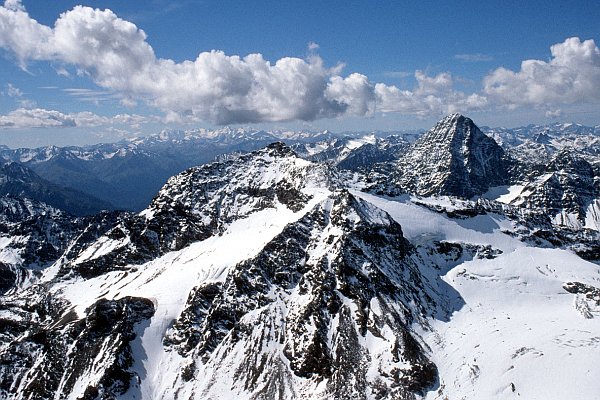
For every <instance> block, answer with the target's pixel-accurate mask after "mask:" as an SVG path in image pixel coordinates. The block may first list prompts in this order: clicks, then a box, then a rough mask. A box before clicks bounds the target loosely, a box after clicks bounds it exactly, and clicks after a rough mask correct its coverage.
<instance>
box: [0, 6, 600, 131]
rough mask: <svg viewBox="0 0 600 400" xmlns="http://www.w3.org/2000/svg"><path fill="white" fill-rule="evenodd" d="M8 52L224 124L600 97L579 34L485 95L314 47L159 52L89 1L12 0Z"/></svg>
mask: <svg viewBox="0 0 600 400" xmlns="http://www.w3.org/2000/svg"><path fill="white" fill-rule="evenodd" d="M0 48H3V49H5V50H7V51H8V52H9V53H10V54H12V55H13V56H14V58H15V59H16V61H17V62H18V63H19V64H20V65H21V66H22V67H23V68H25V67H26V66H27V64H28V63H30V62H33V61H50V62H52V63H54V64H59V65H64V66H65V67H73V68H75V69H76V70H77V71H78V73H79V74H83V75H86V76H89V78H90V79H91V80H93V82H94V83H95V84H97V85H98V86H100V87H101V88H103V89H104V90H107V91H109V92H110V93H114V94H115V95H117V96H119V98H120V99H121V102H122V103H123V104H125V105H132V104H136V103H137V102H140V101H141V102H144V103H147V104H149V105H151V106H154V107H156V108H158V109H160V110H162V111H163V112H164V113H165V115H166V116H167V118H168V119H171V120H177V119H188V120H203V121H210V122H213V123H217V124H230V123H252V122H283V121H293V120H304V121H311V120H315V119H319V118H334V117H341V116H371V115H373V114H374V113H390V112H394V113H403V114H409V115H415V116H420V117H425V116H432V115H440V114H444V113H449V112H455V111H460V112H468V111H472V110H481V109H489V108H490V107H496V106H501V107H504V106H507V107H513V108H514V107H517V106H522V105H527V106H535V107H550V106H552V105H560V104H564V103H577V102H585V101H598V100H599V99H600V90H599V89H600V72H599V71H600V52H599V50H598V48H597V47H596V45H595V43H594V42H593V41H592V40H587V41H584V42H581V41H580V40H579V39H578V38H570V39H567V40H566V41H565V42H564V43H560V44H556V45H554V46H552V48H551V51H552V56H553V58H552V60H551V61H549V62H544V61H539V60H527V61H523V63H522V66H521V70H520V71H517V72H514V71H510V70H507V69H505V68H499V69H497V70H495V71H493V72H491V73H490V74H489V75H488V76H487V77H486V78H485V79H484V82H483V89H482V91H481V92H480V93H470V94H469V93H464V92H462V91H459V90H457V89H456V88H455V85H454V83H455V82H454V81H455V79H454V78H453V76H452V75H451V74H450V73H448V72H444V73H441V74H438V75H435V76H428V75H427V74H425V73H424V72H422V71H416V72H415V79H416V82H417V86H416V87H415V88H413V89H412V90H402V89H399V88H398V87H396V86H393V85H386V84H383V83H372V82H371V81H370V80H369V78H368V77H367V76H365V75H362V74H359V73H350V74H349V75H347V76H344V75H342V68H341V67H333V68H328V67H326V66H325V65H324V63H323V60H322V59H321V58H320V57H319V56H317V55H315V54H314V53H313V50H317V49H318V45H316V44H312V43H311V44H309V48H310V49H311V54H310V56H309V57H307V58H306V59H300V58H295V57H285V58H282V59H279V60H277V61H275V62H274V63H271V62H270V61H268V60H265V59H264V58H263V56H262V55H261V54H249V55H247V56H245V57H240V56H236V55H226V54H225V53H224V52H222V51H217V50H212V51H210V52H202V53H200V54H199V55H198V57H197V58H196V59H195V60H187V61H183V62H175V61H173V60H170V59H163V58H157V57H156V55H155V53H154V50H153V49H152V47H151V46H150V44H149V43H148V42H147V37H146V34H145V33H144V31H143V30H141V29H139V28H138V27H137V26H136V25H134V24H133V23H131V22H128V21H126V20H123V19H121V18H119V17H118V16H117V15H115V14H114V13H113V12H112V11H110V10H99V9H93V8H90V7H84V6H76V7H74V8H73V9H72V10H70V11H67V12H65V13H63V14H61V15H60V17H59V18H58V19H57V20H56V22H55V24H54V26H53V27H50V26H45V25H43V24H40V23H38V22H37V21H35V20H34V19H32V18H31V17H30V16H29V14H28V13H27V11H26V10H25V8H24V7H23V6H22V4H21V3H20V1H19V0H7V1H6V2H5V3H4V6H3V7H0ZM554 108H556V106H555V107H554ZM17 111H19V110H17ZM32 111H33V110H32ZM20 112H22V110H21V111H20ZM5 117H7V116H5ZM65 123H67V122H65Z"/></svg>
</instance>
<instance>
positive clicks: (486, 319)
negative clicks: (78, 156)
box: [0, 114, 600, 400]
mask: <svg viewBox="0 0 600 400" xmlns="http://www.w3.org/2000/svg"><path fill="white" fill-rule="evenodd" d="M499 132H500V133H498V132H497V133H496V134H495V135H492V136H493V137H495V138H512V139H511V140H505V141H503V142H502V147H501V146H500V145H498V144H497V142H496V141H495V140H494V139H493V138H492V137H491V136H487V135H486V134H484V133H482V131H481V130H480V129H479V128H477V127H476V126H475V125H474V124H473V122H472V121H471V120H470V119H468V118H466V117H463V116H461V115H458V114H455V115H451V116H448V117H446V118H444V119H443V120H442V121H440V122H439V123H438V124H437V125H436V126H435V127H434V128H433V129H431V130H430V131H428V132H426V133H425V134H423V135H422V136H421V137H420V138H419V139H417V140H416V141H415V140H412V138H406V139H405V138H402V137H389V138H379V137H376V136H375V135H371V134H369V135H365V136H362V137H354V138H331V137H327V138H323V137H319V138H318V141H316V142H315V143H312V144H311V143H303V144H301V145H299V144H296V145H294V146H293V148H295V149H297V150H298V153H296V152H295V151H294V150H292V147H290V146H287V145H285V144H283V143H280V142H276V143H272V144H270V145H268V146H266V147H264V148H262V149H260V150H256V151H254V152H251V153H245V154H240V153H235V154H230V155H228V156H226V157H220V159H219V160H218V161H215V162H212V163H210V164H206V165H201V166H196V167H192V168H190V169H188V170H186V171H184V172H182V173H180V174H178V175H175V176H173V177H171V178H170V179H169V180H168V182H167V183H166V184H165V185H164V186H163V187H162V189H160V191H159V192H158V193H157V194H156V196H155V197H154V198H153V199H152V201H151V202H150V204H149V205H148V206H147V207H146V208H145V209H144V210H143V211H141V212H139V213H137V214H131V213H127V212H102V213H100V214H97V215H95V216H88V217H75V216H71V215H70V214H68V213H65V212H64V211H62V210H60V209H58V208H56V207H55V206H50V205H48V204H46V203H44V202H41V201H38V200H35V199H30V198H26V197H20V198H18V197H15V196H11V195H6V196H4V197H1V198H0V207H1V211H2V213H1V215H0V290H1V293H2V294H0V326H1V327H2V329H1V330H0V398H6V399H11V400H12V399H86V400H88V399H90V400H91V399H98V400H100V399H102V400H104V399H123V400H125V399H127V400H129V399H164V400H167V399H169V400H170V399H186V400H188V399H191V400H194V399H197V400H200V399H252V400H266V399H276V400H283V399H286V400H287V399H298V400H302V399H306V400H308V399H330V398H335V399H361V400H362V399H364V400H416V399H429V400H433V399H444V398H448V399H455V398H465V399H472V398H477V399H512V398H516V397H520V398H545V399H564V398H594V396H596V395H597V393H599V392H600V383H599V382H598V379H596V377H597V376H598V374H599V373H600V369H599V367H598V362H597V360H598V358H599V357H600V344H599V343H600V341H599V340H598V338H599V337H600V327H599V325H598V324H597V320H598V318H600V303H599V298H600V297H599V296H600V283H599V282H600V275H599V274H598V265H599V264H600V232H599V229H600V224H599V223H598V221H600V219H599V218H598V215H599V214H600V213H599V212H598V211H599V209H598V204H600V202H599V199H600V196H599V187H600V185H599V184H598V182H599V176H600V174H599V169H598V165H600V164H599V163H598V161H599V160H598V158H597V155H594V154H595V153H593V152H590V151H588V150H585V151H584V150H581V149H579V148H577V147H576V146H572V145H569V146H566V145H565V146H563V145H562V144H564V143H565V140H566V139H565V138H564V136H560V135H559V134H556V133H552V132H547V133H545V135H546V136H545V137H544V138H542V139H543V140H542V139H540V138H539V135H538V136H536V137H535V138H533V137H532V138H528V137H527V136H526V135H524V134H522V133H518V135H517V134H515V135H516V136H514V137H513V136H511V134H509V133H507V131H506V130H502V131H499ZM519 132H520V131H519ZM536 132H537V131H536ZM544 132H545V131H544ZM585 132H587V133H585V134H586V135H593V134H594V133H593V132H592V133H589V131H585ZM578 134H579V133H578ZM515 137H518V140H517V139H516V138H515ZM409 139H410V140H409ZM559 139H560V140H559ZM536 140H537V141H539V140H542V141H543V142H544V143H543V144H540V143H539V142H536ZM569 140H570V139H569ZM568 142H569V143H571V144H573V143H576V141H574V140H570V141H568ZM585 142H586V143H591V142H593V138H592V137H587V136H586V139H585ZM539 146H543V147H539ZM525 153H527V154H529V155H530V156H525V155H524V154H525ZM23 193H25V192H23ZM531 310H535V312H531ZM540 371H545V372H544V373H540ZM572 382H577V385H573V384H572Z"/></svg>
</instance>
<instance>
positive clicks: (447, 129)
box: [424, 114, 483, 139]
mask: <svg viewBox="0 0 600 400" xmlns="http://www.w3.org/2000/svg"><path fill="white" fill-rule="evenodd" d="M470 132H473V133H475V134H479V133H481V134H483V133H482V132H481V131H480V130H479V128H478V127H477V126H476V125H475V123H474V122H473V120H472V119H471V118H468V117H465V116H464V115H462V114H450V115H448V116H446V117H444V118H442V119H441V120H440V121H439V122H438V123H437V124H435V126H434V127H433V128H431V129H430V130H429V131H428V132H427V133H426V134H425V135H424V136H425V137H431V136H433V137H437V138H438V139H441V138H446V139H451V138H453V137H454V136H456V135H457V134H459V135H460V136H461V137H462V136H464V135H465V134H467V133H470Z"/></svg>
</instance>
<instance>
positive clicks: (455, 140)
mask: <svg viewBox="0 0 600 400" xmlns="http://www.w3.org/2000/svg"><path fill="white" fill-rule="evenodd" d="M503 158H504V151H503V150H502V148H501V147H500V146H498V144H497V143H496V142H495V141H494V140H493V139H491V138H490V137H488V136H486V135H485V134H484V133H483V132H481V130H480V129H479V128H478V127H477V126H476V125H475V124H474V123H473V121H472V120H471V119H470V118H467V117H464V116H463V115H460V114H452V115H449V116H447V117H446V118H444V119H442V120H441V121H440V122H438V123H437V124H436V125H435V126H434V127H433V128H432V129H430V130H429V131H427V132H426V133H425V134H424V135H423V136H422V137H421V138H419V139H418V140H417V141H416V142H415V143H414V144H413V145H412V146H411V147H410V148H409V149H408V151H407V153H406V154H405V155H404V156H403V157H401V158H400V160H399V161H398V169H397V173H396V181H395V185H397V186H399V187H400V188H402V189H404V190H406V191H408V192H413V193H416V194H419V195H423V196H428V195H431V194H438V195H454V196H461V197H471V196H473V195H476V194H481V193H484V192H485V191H486V190H487V188H488V187H490V186H494V185H497V184H500V183H501V182H503V181H504V180H505V179H506V176H505V173H506V166H505V162H504V159H503Z"/></svg>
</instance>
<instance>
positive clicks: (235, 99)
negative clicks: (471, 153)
mask: <svg viewBox="0 0 600 400" xmlns="http://www.w3.org/2000/svg"><path fill="white" fill-rule="evenodd" d="M78 5H82V6H84V7H77V6H78ZM95 9H98V10H95ZM106 10H111V11H106ZM65 12H66V14H63V13H65ZM598 21H600V3H599V2H597V1H561V2H541V1H526V2H525V1H502V2H499V1H496V2H491V1H451V2H438V1H436V2H433V1H404V2H398V1H352V2H341V1H319V2H316V1H314V2H313V1H302V2H299V1H287V2H281V1H260V2H253V3H251V4H250V3H244V2H239V1H229V0H224V1H195V0H188V1H185V0H182V1H166V0H151V1H148V0H146V1H134V0H130V1H126V2H123V1H87V2H78V1H52V2H46V1H27V0H25V1H22V2H20V1H18V0H8V1H6V3H5V5H4V7H2V8H0V77H1V78H0V92H1V95H0V144H7V145H9V146H13V147H14V146H36V145H43V144H50V143H52V144H58V145H66V144H84V143H93V142H99V141H111V140H118V139H119V138H122V137H127V136H131V135H136V134H147V133H152V132H155V131H157V130H160V129H163V128H170V127H172V128H192V127H215V126H219V125H224V124H227V125H244V126H246V125H247V126H254V127H261V128H270V129H273V128H286V129H289V128H291V129H330V130H333V131H343V130H372V129H381V130H401V129H412V128H427V127H429V126H431V125H432V124H433V123H434V122H435V121H436V120H438V119H439V118H440V117H441V116H443V115H444V114H446V113H449V112H456V111H457V112H462V113H464V114H466V115H469V116H471V117H472V118H473V119H474V120H475V122H476V123H478V124H480V125H492V126H497V125H504V126H518V125H523V124H527V123H544V122H552V121H574V122H580V123H584V124H590V125H596V124H599V123H600V111H599V110H600V50H598V44H600V28H599V24H598ZM141 30H143V33H142V32H141ZM553 46H554V47H553ZM551 49H552V50H551ZM211 50H215V51H214V52H211ZM201 53H202V54H203V55H202V56H201V57H200V58H199V54H201ZM249 54H250V55H251V54H260V55H261V56H250V57H248V55H249ZM238 56H239V57H238ZM523 62H525V63H524V64H523V66H522V63H523Z"/></svg>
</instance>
